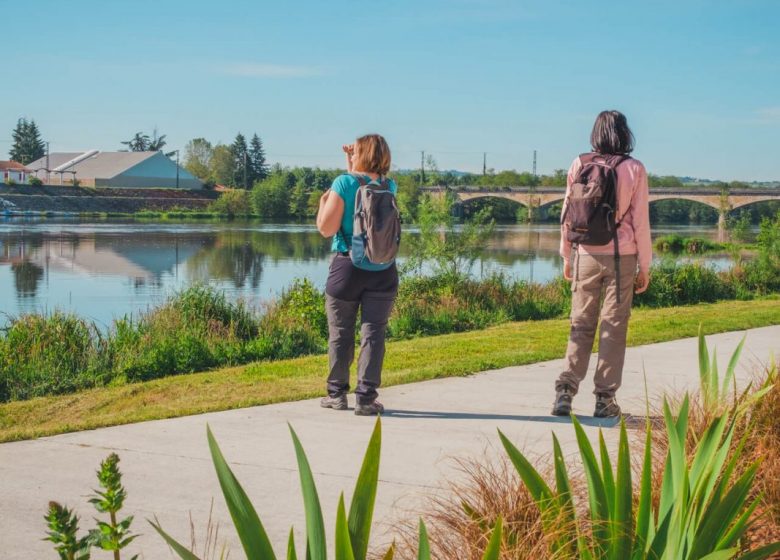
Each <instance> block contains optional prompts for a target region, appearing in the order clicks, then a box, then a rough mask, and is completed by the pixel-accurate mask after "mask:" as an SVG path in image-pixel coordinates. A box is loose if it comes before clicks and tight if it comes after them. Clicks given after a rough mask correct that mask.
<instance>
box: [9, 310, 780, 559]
mask: <svg viewBox="0 0 780 560" xmlns="http://www.w3.org/2000/svg"><path fill="white" fill-rule="evenodd" d="M741 336H742V333H726V334H721V335H715V336H711V337H708V343H709V344H710V347H712V346H713V345H716V346H717V348H718V356H719V363H720V364H722V369H724V368H725V365H726V364H727V363H728V357H729V356H730V354H731V352H732V350H733V349H734V347H735V346H736V344H737V343H738V341H739V339H740V337H741ZM772 353H774V354H775V355H776V356H780V326H774V327H766V328H760V329H754V330H751V331H749V332H748V338H747V343H746V346H745V350H744V351H743V358H742V361H741V364H740V367H739V368H738V370H739V371H738V373H739V376H740V380H741V381H742V382H743V383H744V382H745V381H746V380H747V379H749V378H750V376H751V374H754V373H755V372H757V371H758V370H759V369H760V367H761V365H762V364H765V363H766V362H767V361H768V359H769V356H770V354H772ZM696 356H697V351H696V341H695V339H686V340H678V341H674V342H666V343H661V344H652V345H648V346H641V347H636V348H630V349H629V350H628V353H627V359H626V366H625V380H624V387H623V389H622V390H621V393H620V395H619V396H620V402H621V405H622V406H623V409H624V411H625V412H629V413H635V414H637V415H641V414H643V413H644V408H645V406H644V382H643V369H644V371H646V372H647V380H648V384H649V388H650V394H651V396H656V397H657V396H658V395H659V394H660V393H661V392H662V391H669V392H671V393H674V394H679V393H680V392H682V391H683V390H685V389H686V388H696V387H697V383H698V381H697V379H698V377H697V376H698V365H697V357H696ZM594 365H595V360H592V363H591V368H592V367H593V366H594ZM560 367H561V360H554V361H551V362H544V363H539V364H534V365H529V366H522V367H510V368H505V369H501V370H496V371H489V372H485V373H481V374H478V375H474V376H471V377H467V378H452V379H440V380H434V381H426V382H422V383H415V384H411V385H402V386H397V387H392V388H389V389H386V390H383V391H382V401H383V402H384V404H385V406H386V407H387V414H386V415H385V417H384V418H383V421H382V427H383V447H382V464H381V469H380V478H381V482H380V486H379V493H378V497H377V505H376V514H375V520H376V523H377V530H376V531H375V538H374V541H375V542H380V541H383V540H384V538H383V531H384V530H385V529H386V527H387V525H388V524H389V523H391V522H392V521H393V520H394V519H398V518H399V516H402V515H403V513H404V512H409V511H415V510H416V509H417V508H419V507H420V504H421V501H422V499H423V496H425V495H430V494H431V493H436V492H441V491H442V490H441V488H442V486H444V485H446V482H447V480H448V479H451V478H453V477H456V476H458V471H457V470H456V468H455V465H454V464H453V461H452V458H453V457H477V456H482V455H483V454H485V455H488V456H496V455H497V454H499V453H501V449H500V444H499V443H498V438H497V436H496V428H500V429H501V430H502V431H503V432H504V433H505V434H507V436H509V437H510V438H511V439H512V440H513V441H515V442H516V444H518V445H519V446H521V448H525V449H526V450H527V451H529V452H531V453H548V452H549V451H550V448H551V438H550V432H551V430H555V432H556V433H557V434H558V436H559V438H561V443H562V445H564V447H565V449H566V452H567V453H571V452H573V451H574V450H575V447H574V438H573V430H572V428H571V426H570V423H569V421H568V419H557V418H553V417H551V416H549V415H548V413H549V409H550V404H551V401H552V393H551V390H552V384H553V379H554V378H555V376H556V375H557V373H558V372H559V370H560ZM591 391H592V385H591V384H590V383H589V382H586V383H585V384H584V386H583V387H582V391H581V393H580V395H579V396H578V397H577V398H576V399H575V412H576V413H578V414H580V415H582V420H583V422H584V423H585V424H586V425H587V426H588V428H587V429H588V430H589V432H590V433H591V435H595V434H596V433H597V426H598V425H599V422H598V421H596V420H595V419H593V418H592V417H591V416H590V415H591V414H592V408H593V396H592V395H591V394H590V392H591ZM351 402H352V401H351ZM288 421H289V422H290V423H291V424H292V425H293V426H294V428H295V429H296V431H297V433H298V435H299V437H300V438H301V441H302V442H303V445H304V447H305V449H306V451H307V454H308V456H309V461H310V463H311V465H312V469H313V470H314V473H315V477H316V480H317V483H318V486H319V491H320V500H321V502H322V504H323V508H324V509H325V511H326V514H327V518H326V530H327V533H328V538H329V539H330V540H329V544H330V545H331V546H332V538H333V527H334V518H335V511H336V505H337V501H338V495H339V493H340V492H341V491H342V490H344V491H345V492H346V499H347V503H349V502H348V500H349V499H350V497H351V492H352V488H353V487H354V481H355V477H356V476H357V472H358V470H359V468H360V463H361V460H362V456H363V452H364V450H365V446H366V444H367V442H368V438H369V436H370V434H371V430H372V428H373V425H374V420H373V419H371V418H361V417H356V416H354V415H353V414H352V413H351V412H337V411H332V410H324V409H320V408H319V406H318V405H317V402H316V401H312V400H308V401H300V402H293V403H284V404H278V405H269V406H260V407H255V408H248V409H241V410H232V411H227V412H218V413H211V414H203V415H199V416H189V417H185V418H177V419H171V420H160V421H154V422H145V423H140V424H132V425H127V426H117V427H114V428H104V429H99V430H93V431H88V432H79V433H73V434H65V435H61V436H54V437H47V438H41V439H38V440H33V441H23V442H16V443H7V444H3V445H0V550H2V552H3V554H2V556H3V558H4V559H6V560H14V559H20V560H21V559H29V558H53V557H55V553H54V552H53V551H52V550H51V548H50V546H49V543H47V542H43V541H41V538H42V537H43V536H44V530H45V527H44V521H43V514H44V512H45V510H46V505H47V503H48V501H49V500H53V499H54V500H57V501H60V502H62V503H64V504H66V505H68V506H70V507H74V508H76V510H77V511H78V513H79V515H80V517H81V519H82V525H83V526H84V527H85V528H86V527H91V526H92V518H93V517H94V516H95V511H94V509H92V506H91V505H89V504H88V503H87V499H88V495H89V494H90V493H91V491H92V489H93V488H95V487H96V486H97V483H96V479H95V476H94V473H95V470H96V468H97V466H98V464H99V462H100V461H101V460H102V459H103V458H105V457H106V456H107V455H108V454H109V452H111V451H116V452H118V453H119V455H120V457H121V468H122V471H123V473H124V482H125V485H126V487H127V490H128V499H127V502H126V507H125V514H126V515H129V514H134V515H135V517H136V521H135V522H134V526H133V528H134V529H135V531H136V532H140V533H142V534H143V536H142V537H140V538H139V539H137V541H136V542H135V543H134V545H133V547H132V548H131V549H129V550H128V552H130V553H131V554H134V553H140V554H141V558H145V559H147V560H151V559H155V560H156V559H165V558H172V557H173V555H172V553H171V552H170V551H169V550H168V549H167V547H166V546H165V545H164V544H163V541H162V540H161V539H160V538H159V537H158V536H157V534H156V533H155V532H154V530H153V529H152V528H151V527H150V526H149V525H147V524H146V522H145V521H144V520H145V519H146V518H152V517H153V516H157V517H158V519H159V520H160V521H161V523H162V525H163V527H164V528H165V529H166V530H167V531H168V532H169V533H170V534H172V535H174V536H175V537H176V538H178V539H179V540H180V541H181V542H183V543H189V539H190V518H189V516H190V514H191V515H192V520H193V526H194V528H195V532H196V536H197V537H198V542H200V543H202V541H203V538H204V537H205V531H206V521H207V519H208V512H209V507H210V503H211V499H212V497H213V498H214V518H215V519H216V520H217V521H218V522H219V523H220V526H221V531H220V539H223V538H226V539H227V541H228V544H229V546H230V548H231V554H230V557H231V558H243V551H242V550H241V548H240V544H239V543H238V539H237V537H236V535H235V532H234V530H233V528H232V524H231V522H230V517H229V514H228V513H227V510H226V508H225V506H224V501H223V499H222V495H221V492H220V490H219V485H218V482H217V479H216V475H215V474H214V470H213V467H212V464H211V459H210V456H209V451H208V446H207V443H206V423H208V424H209V425H210V426H211V429H212V430H213V432H214V434H215V435H216V437H217V440H218V441H219V443H220V445H221V447H222V451H223V453H224V454H225V456H226V457H227V459H228V461H229V462H230V464H231V466H232V467H233V468H234V471H235V473H236V475H237V476H238V478H239V480H240V481H241V483H242V484H243V485H244V488H245V489H246V491H247V493H248V494H249V496H250V497H251V498H252V500H253V502H254V504H255V507H256V509H257V510H258V513H259V514H260V517H261V519H262V520H263V523H264V524H265V527H266V530H267V531H268V533H269V535H270V536H271V538H272V540H273V541H274V544H275V547H276V550H277V553H279V554H283V551H284V550H285V549H284V543H285V542H286V538H287V534H288V532H289V529H290V526H291V525H293V524H294V525H295V527H296V531H298V543H299V549H300V543H302V542H303V541H302V539H301V537H300V529H301V528H303V526H304V515H303V506H302V500H301V494H300V485H299V481H298V474H297V470H296V466H295V465H296V462H295V456H294V451H293V446H292V442H291V440H290V436H289V432H288V429H287V422H288ZM603 426H604V427H605V428H607V429H606V432H607V434H606V435H607V438H608V441H609V442H610V444H611V445H614V443H615V440H616V436H617V430H614V429H612V428H613V427H614V425H613V423H612V422H603ZM199 550H200V547H199ZM101 554H107V553H101ZM131 554H127V555H126V556H127V557H128V558H129V557H130V556H131ZM124 556H125V555H124V554H123V557H124ZM102 557H103V556H101V555H100V554H97V555H96V558H102Z"/></svg>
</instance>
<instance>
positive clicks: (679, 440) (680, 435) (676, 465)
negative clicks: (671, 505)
mask: <svg viewBox="0 0 780 560" xmlns="http://www.w3.org/2000/svg"><path fill="white" fill-rule="evenodd" d="M688 404H689V401H688V396H687V395H686V396H685V399H683V404H682V407H681V408H680V413H679V416H678V418H677V420H676V421H675V420H674V418H673V417H672V410H671V408H670V407H669V403H668V402H667V401H666V399H664V420H665V421H666V432H667V436H668V439H669V457H670V459H671V473H670V476H671V484H672V487H673V494H674V500H679V499H683V498H684V496H685V493H686V491H687V487H688V469H687V464H686V460H687V459H686V455H685V437H686V433H687V430H688ZM664 475H666V473H664Z"/></svg>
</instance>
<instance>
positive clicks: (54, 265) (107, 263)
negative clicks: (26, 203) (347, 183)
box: [0, 220, 717, 324]
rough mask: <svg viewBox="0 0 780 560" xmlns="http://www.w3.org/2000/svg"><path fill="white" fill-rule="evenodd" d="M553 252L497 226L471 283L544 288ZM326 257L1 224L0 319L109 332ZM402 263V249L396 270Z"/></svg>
mask: <svg viewBox="0 0 780 560" xmlns="http://www.w3.org/2000/svg"><path fill="white" fill-rule="evenodd" d="M679 229H680V228H677V231H679ZM666 231H668V230H665V231H659V232H658V234H663V233H665V232H666ZM406 232H407V233H406V235H415V232H414V229H413V228H410V227H407V228H406ZM685 233H687V234H696V235H705V236H714V235H715V234H716V232H715V230H714V228H713V229H711V230H702V229H701V228H698V229H697V230H696V231H693V230H691V229H688V230H687V231H685ZM558 243H559V233H558V228H557V227H555V226H551V225H540V226H527V225H517V226H499V227H497V228H496V232H495V235H494V236H493V239H491V241H490V243H489V244H488V246H487V247H486V250H485V253H484V256H483V258H482V259H481V260H479V261H477V263H476V264H475V269H474V273H475V274H486V273H488V272H492V271H498V272H504V273H506V274H509V275H511V276H514V277H516V278H518V279H526V280H532V281H537V282H545V281H548V280H550V279H552V278H554V277H555V276H556V275H558V274H560V267H561V262H560V258H559V257H558V256H557V251H558ZM329 247H330V241H329V240H325V239H323V238H322V237H321V236H320V235H319V234H318V233H317V231H316V230H315V229H314V227H313V226H311V225H296V224H280V225H273V224H263V225H258V224H256V223H254V224H241V223H230V224H225V223H220V224H192V223H175V224H159V223H158V224H150V223H133V222H79V221H56V220H42V221H32V222H30V221H9V222H5V223H0V294H2V295H1V296H0V312H4V313H6V314H11V315H14V314H18V313H21V312H26V311H41V310H53V309H55V308H59V309H65V310H72V311H75V312H77V313H79V314H80V315H83V316H87V317H90V318H93V319H95V320H97V321H98V322H100V323H103V324H110V322H111V319H112V318H114V317H117V316H121V315H124V314H127V313H136V312H138V311H140V310H143V309H146V308H148V307H149V306H153V305H156V304H158V303H159V302H160V301H162V300H163V299H164V298H165V297H166V296H167V295H169V294H170V293H171V292H173V291H174V290H177V289H180V288H182V287H184V286H186V285H189V284H192V283H194V282H208V283H210V284H212V285H214V286H216V287H217V288H219V289H221V290H224V291H225V292H226V293H227V295H228V296H229V297H233V298H243V299H245V300H247V301H248V302H249V303H250V304H252V303H255V304H257V303H259V302H260V301H261V300H264V299H268V298H270V297H273V296H274V295H276V294H278V293H279V292H280V291H281V290H283V289H284V288H285V287H286V286H288V285H289V284H290V283H291V282H292V281H293V279H295V278H299V277H306V278H310V279H311V280H312V281H313V282H314V283H315V284H316V285H319V286H323V285H324V283H325V279H326V276H327V269H328V259H329V258H330V250H329ZM406 254H407V253H406V248H405V247H403V246H402V250H401V254H400V260H401V261H402V262H403V259H404V257H405V256H406ZM716 261H717V259H716ZM2 321H3V319H2V318H0V322H2Z"/></svg>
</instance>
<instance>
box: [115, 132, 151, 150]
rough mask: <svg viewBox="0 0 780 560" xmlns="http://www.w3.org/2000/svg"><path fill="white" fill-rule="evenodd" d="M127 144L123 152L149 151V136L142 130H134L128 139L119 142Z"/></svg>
mask: <svg viewBox="0 0 780 560" xmlns="http://www.w3.org/2000/svg"><path fill="white" fill-rule="evenodd" d="M120 143H121V144H124V145H125V146H127V150H123V151H125V152H148V151H149V136H148V135H147V134H144V133H143V132H136V133H135V136H133V137H132V138H131V139H130V140H124V141H122V142H120Z"/></svg>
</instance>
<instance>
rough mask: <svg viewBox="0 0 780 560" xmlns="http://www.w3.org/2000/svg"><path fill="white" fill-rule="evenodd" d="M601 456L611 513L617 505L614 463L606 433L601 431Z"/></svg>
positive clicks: (602, 475) (603, 478)
mask: <svg viewBox="0 0 780 560" xmlns="http://www.w3.org/2000/svg"><path fill="white" fill-rule="evenodd" d="M599 454H600V456H601V478H602V480H603V481H604V493H605V494H606V495H607V504H609V508H610V513H612V512H613V510H612V508H613V507H614V505H615V476H614V474H613V471H612V461H611V460H610V458H609V451H608V450H607V443H606V442H605V441H604V432H602V431H601V430H599ZM610 518H611V516H610Z"/></svg>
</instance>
